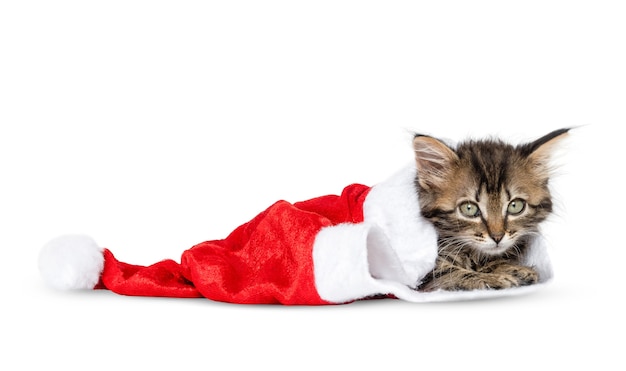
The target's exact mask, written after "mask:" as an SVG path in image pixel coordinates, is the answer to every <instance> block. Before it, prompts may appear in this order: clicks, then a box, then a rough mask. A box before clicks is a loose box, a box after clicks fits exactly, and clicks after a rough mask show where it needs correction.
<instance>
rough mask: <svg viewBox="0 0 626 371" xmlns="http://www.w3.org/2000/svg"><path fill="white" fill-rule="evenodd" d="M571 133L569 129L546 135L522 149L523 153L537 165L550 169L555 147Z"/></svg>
mask: <svg viewBox="0 0 626 371" xmlns="http://www.w3.org/2000/svg"><path fill="white" fill-rule="evenodd" d="M569 131H570V129H569V128H567V129H559V130H555V131H553V132H551V133H549V134H547V135H544V136H543V137H541V138H539V139H537V140H535V141H534V142H532V143H528V144H525V145H523V146H522V147H521V150H522V153H524V154H525V155H526V156H527V157H528V159H530V160H531V161H532V162H534V163H535V164H537V165H539V166H544V167H548V164H549V162H550V158H551V156H552V154H553V153H554V150H555V147H556V146H557V145H558V143H559V142H561V141H562V140H563V139H565V138H566V137H567V135H568V132H569Z"/></svg>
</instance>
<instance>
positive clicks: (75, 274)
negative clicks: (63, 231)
mask: <svg viewBox="0 0 626 371" xmlns="http://www.w3.org/2000/svg"><path fill="white" fill-rule="evenodd" d="M103 268H104V256H103V254H102V248H100V247H98V245H97V244H96V242H95V241H94V240H93V239H92V238H91V237H88V236H83V235H68V236H62V237H58V238H55V239H54V240H52V241H50V242H48V243H47V244H46V245H45V246H44V247H43V248H42V249H41V252H40V253H39V271H40V272H41V275H42V277H43V279H44V280H45V282H46V283H47V284H48V285H50V286H52V287H54V288H56V289H60V290H75V289H93V288H94V287H95V286H96V284H97V283H98V281H99V280H100V274H101V273H102V269H103Z"/></svg>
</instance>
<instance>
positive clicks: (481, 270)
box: [413, 129, 569, 291]
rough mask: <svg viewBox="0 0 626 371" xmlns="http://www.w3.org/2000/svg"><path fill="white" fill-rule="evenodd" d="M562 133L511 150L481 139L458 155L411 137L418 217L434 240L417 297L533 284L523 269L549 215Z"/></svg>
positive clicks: (434, 141)
mask: <svg viewBox="0 0 626 371" xmlns="http://www.w3.org/2000/svg"><path fill="white" fill-rule="evenodd" d="M568 131H569V129H560V130H556V131H553V132H551V133H550V134H548V135H546V136H544V137H542V138H539V139H538V140H536V141H534V142H531V143H526V144H522V145H517V146H513V145H510V144H506V143H504V142H502V141H500V140H497V139H486V140H476V141H475V140H470V141H466V142H463V143H461V144H459V145H458V146H457V147H456V148H451V147H449V146H448V145H446V144H445V143H443V142H442V141H440V140H437V139H435V138H432V137H429V136H425V135H416V136H415V139H414V142H413V144H414V148H415V154H416V160H417V169H418V175H417V178H416V182H417V184H418V189H419V200H420V205H421V212H422V215H423V216H424V217H425V218H427V219H428V220H430V221H431V222H432V223H433V225H434V226H435V228H436V230H437V233H438V238H439V240H438V257H437V260H436V264H435V268H434V269H433V271H432V272H430V274H428V275H427V277H426V278H425V279H424V281H423V282H422V284H421V285H420V287H419V289H420V290H421V291H434V290H439V289H442V290H451V291H454V290H475V289H504V288H510V287H517V286H525V285H530V284H533V283H536V282H537V281H538V280H539V275H538V273H537V272H536V271H535V270H534V269H533V268H532V267H526V266H523V265H522V264H521V262H522V260H523V258H524V254H525V253H526V250H527V245H528V241H529V239H530V238H531V237H532V236H533V235H535V234H537V233H538V226H539V224H540V223H541V222H542V221H544V220H545V219H546V218H547V217H548V215H549V214H550V212H551V211H552V201H551V197H550V191H549V189H548V180H549V172H550V171H549V170H550V168H549V157H550V155H551V152H552V150H553V147H554V144H555V143H557V142H558V141H559V140H561V139H562V138H564V137H565V136H566V134H567V132H568Z"/></svg>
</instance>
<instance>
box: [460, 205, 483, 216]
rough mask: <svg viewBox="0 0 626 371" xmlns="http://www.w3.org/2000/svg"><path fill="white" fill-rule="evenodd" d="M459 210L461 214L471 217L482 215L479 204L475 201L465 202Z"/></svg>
mask: <svg viewBox="0 0 626 371" xmlns="http://www.w3.org/2000/svg"><path fill="white" fill-rule="evenodd" d="M459 210H460V211H461V214H463V215H465V216H467V217H470V218H475V217H477V216H479V215H480V209H479V208H478V205H476V204H475V203H473V202H463V203H462V204H461V206H459Z"/></svg>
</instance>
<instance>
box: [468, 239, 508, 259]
mask: <svg viewBox="0 0 626 371" xmlns="http://www.w3.org/2000/svg"><path fill="white" fill-rule="evenodd" d="M511 246H513V243H512V242H510V241H500V243H496V242H495V241H489V242H483V243H480V244H478V245H477V246H476V247H477V249H478V250H479V251H480V252H482V253H484V254H487V255H492V256H496V255H501V254H504V253H505V252H507V251H508V250H509V249H510V248H511Z"/></svg>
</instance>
